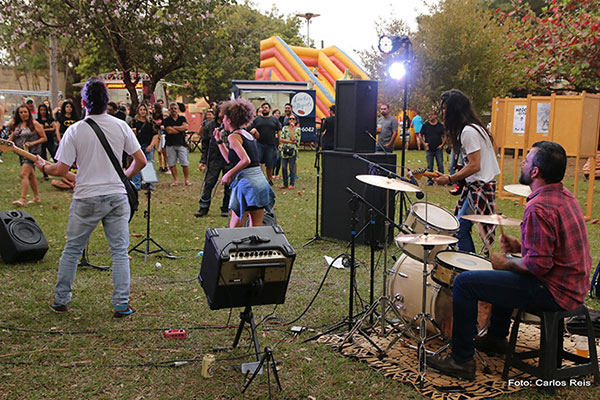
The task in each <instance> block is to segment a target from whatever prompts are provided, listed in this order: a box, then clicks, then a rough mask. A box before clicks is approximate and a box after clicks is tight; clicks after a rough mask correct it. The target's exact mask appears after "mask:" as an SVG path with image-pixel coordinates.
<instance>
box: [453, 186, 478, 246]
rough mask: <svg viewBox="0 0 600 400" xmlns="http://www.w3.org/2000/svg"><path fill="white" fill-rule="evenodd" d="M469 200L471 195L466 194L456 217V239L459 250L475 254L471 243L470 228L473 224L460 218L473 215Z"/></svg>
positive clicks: (473, 211) (473, 244)
mask: <svg viewBox="0 0 600 400" xmlns="http://www.w3.org/2000/svg"><path fill="white" fill-rule="evenodd" d="M470 198H471V195H470V194H468V195H467V198H466V199H465V202H464V203H463V205H462V207H461V209H460V210H459V211H458V215H457V216H456V218H458V224H459V225H458V232H457V233H456V237H457V238H458V249H459V250H462V251H468V252H471V253H475V243H473V238H472V237H471V227H472V226H473V223H472V222H471V221H468V220H466V219H464V218H461V217H462V216H463V215H468V214H475V210H474V209H473V208H472V207H471V200H470Z"/></svg>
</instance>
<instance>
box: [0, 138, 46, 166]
mask: <svg viewBox="0 0 600 400" xmlns="http://www.w3.org/2000/svg"><path fill="white" fill-rule="evenodd" d="M0 151H3V152H8V151H11V152H13V153H17V154H18V155H20V156H21V157H25V158H26V159H28V160H29V161H31V162H36V161H37V157H36V156H35V154H31V153H30V152H28V151H27V150H23V149H22V148H20V147H17V146H15V144H14V143H13V142H11V141H10V140H7V139H0Z"/></svg>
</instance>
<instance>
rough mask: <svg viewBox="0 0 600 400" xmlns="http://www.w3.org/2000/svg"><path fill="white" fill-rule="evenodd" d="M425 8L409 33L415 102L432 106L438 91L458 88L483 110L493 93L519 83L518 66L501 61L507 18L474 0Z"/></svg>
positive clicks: (506, 47)
mask: <svg viewBox="0 0 600 400" xmlns="http://www.w3.org/2000/svg"><path fill="white" fill-rule="evenodd" d="M430 11H431V14H430V15H423V16H421V17H420V18H419V20H418V24H419V29H418V31H417V32H416V34H415V37H414V45H415V53H416V55H417V57H416V64H417V65H416V68H415V70H416V71H418V73H419V76H418V77H417V79H416V80H417V84H416V91H417V93H418V94H419V96H420V99H419V103H420V104H419V106H421V107H423V106H429V107H431V106H433V105H437V104H438V103H439V96H440V94H441V93H442V92H443V91H445V90H448V89H452V88H457V89H460V90H462V91H464V92H465V93H467V94H468V95H469V96H471V98H472V100H473V102H474V106H475V108H476V109H477V111H478V112H482V111H483V110H485V109H488V108H489V104H490V101H491V100H492V98H493V97H495V96H503V95H505V94H506V93H507V92H508V91H509V89H511V88H513V87H515V86H519V85H520V84H521V82H520V80H521V73H520V71H518V70H517V68H516V67H515V66H514V65H511V64H510V63H507V62H505V60H504V57H505V54H506V53H508V51H509V46H510V41H509V40H507V38H508V37H509V35H510V32H511V29H512V24H511V23H509V21H504V20H501V19H500V18H499V14H498V13H496V12H495V11H492V10H489V9H487V8H485V7H483V6H482V5H481V2H480V1H477V0H442V1H440V3H439V4H437V5H436V6H433V7H432V8H431V10H430ZM427 102H428V103H429V104H427Z"/></svg>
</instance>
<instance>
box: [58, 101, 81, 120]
mask: <svg viewBox="0 0 600 400" xmlns="http://www.w3.org/2000/svg"><path fill="white" fill-rule="evenodd" d="M67 104H70V105H71V110H72V111H71V119H74V120H75V121H79V114H78V113H77V109H76V108H75V105H74V104H73V102H72V101H71V100H65V101H64V102H63V104H62V107H61V108H60V113H61V114H62V116H63V117H64V116H65V109H66V108H67Z"/></svg>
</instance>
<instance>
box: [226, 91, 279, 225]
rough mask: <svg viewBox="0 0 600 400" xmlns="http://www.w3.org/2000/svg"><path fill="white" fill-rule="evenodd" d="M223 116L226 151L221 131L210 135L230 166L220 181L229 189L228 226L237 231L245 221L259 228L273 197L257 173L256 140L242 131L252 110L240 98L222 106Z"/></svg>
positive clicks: (247, 102)
mask: <svg viewBox="0 0 600 400" xmlns="http://www.w3.org/2000/svg"><path fill="white" fill-rule="evenodd" d="M223 114H224V116H223V125H224V128H225V130H226V131H228V132H231V133H230V134H229V136H228V141H229V148H228V147H227V146H225V143H224V142H223V139H222V136H221V130H219V129H216V130H215V131H214V134H215V139H216V140H217V144H218V146H219V151H220V152H221V155H222V156H223V158H225V160H227V161H228V162H229V163H230V164H232V165H233V167H232V168H231V169H230V170H229V171H227V173H226V174H225V175H223V178H222V179H221V184H223V185H227V184H230V185H231V199H230V201H229V209H230V210H231V219H230V220H229V226H230V227H231V228H234V227H241V226H243V225H244V222H245V220H246V219H247V218H250V226H262V223H263V218H264V213H265V208H269V209H271V208H272V207H273V204H274V203H275V193H274V192H273V189H271V186H270V185H269V183H268V182H267V180H266V179H265V176H264V174H263V173H262V171H261V169H260V160H259V157H258V146H257V139H256V137H255V136H253V135H251V134H250V133H248V131H246V130H245V129H244V128H243V127H244V126H247V125H248V124H249V123H250V122H251V121H252V119H253V118H254V106H253V105H252V103H250V102H249V101H248V100H246V99H243V98H239V99H237V100H231V101H228V102H226V103H225V104H223ZM277 123H279V121H277Z"/></svg>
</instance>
